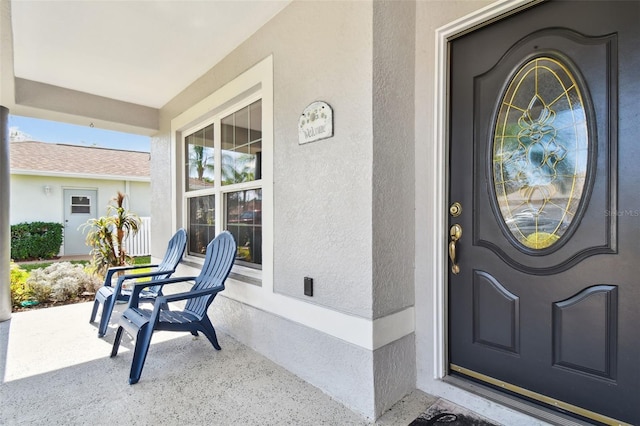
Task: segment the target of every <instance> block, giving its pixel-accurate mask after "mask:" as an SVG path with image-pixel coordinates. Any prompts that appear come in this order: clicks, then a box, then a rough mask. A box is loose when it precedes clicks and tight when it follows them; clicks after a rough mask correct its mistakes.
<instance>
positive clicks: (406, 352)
mask: <svg viewBox="0 0 640 426" xmlns="http://www.w3.org/2000/svg"><path fill="white" fill-rule="evenodd" d="M373 371H374V389H375V401H376V403H375V413H376V417H378V416H381V415H382V414H384V412H385V411H386V410H388V409H389V408H390V407H391V406H392V405H393V404H394V403H396V402H397V401H398V400H400V399H401V398H402V397H403V396H405V395H406V394H408V393H410V392H411V391H413V390H414V389H415V387H416V345H415V336H414V335H413V334H411V335H408V336H404V337H403V338H402V339H399V340H396V341H395V342H392V343H389V344H388V345H385V346H383V347H381V348H379V349H377V350H376V351H375V352H374V354H373Z"/></svg>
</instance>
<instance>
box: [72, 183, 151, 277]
mask: <svg viewBox="0 0 640 426" xmlns="http://www.w3.org/2000/svg"><path fill="white" fill-rule="evenodd" d="M124 199H125V195H124V194H123V193H121V192H119V191H118V195H117V196H116V197H115V198H113V199H112V200H111V202H110V203H109V205H108V206H107V215H106V216H102V217H99V218H94V219H89V220H88V221H87V223H85V224H84V229H87V228H89V232H88V233H87V239H86V243H87V245H88V246H90V247H91V256H92V259H91V266H92V268H93V270H94V272H96V273H98V274H100V275H104V274H105V273H106V271H107V269H109V268H110V267H112V266H124V265H127V264H130V263H131V262H132V261H133V259H132V258H131V256H128V255H127V252H126V250H125V246H124V242H125V240H126V239H127V237H128V236H129V235H135V234H136V233H137V232H138V229H139V228H140V218H139V217H138V215H136V214H134V213H131V212H130V211H128V210H127V209H125V208H124V207H123V203H124ZM113 202H115V204H114V203H113Z"/></svg>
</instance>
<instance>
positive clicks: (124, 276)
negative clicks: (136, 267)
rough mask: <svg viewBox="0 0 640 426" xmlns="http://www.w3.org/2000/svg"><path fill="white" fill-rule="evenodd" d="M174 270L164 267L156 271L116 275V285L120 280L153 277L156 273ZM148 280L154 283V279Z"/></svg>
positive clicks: (169, 272) (163, 273)
mask: <svg viewBox="0 0 640 426" xmlns="http://www.w3.org/2000/svg"><path fill="white" fill-rule="evenodd" d="M175 271H176V270H175V269H164V270H157V271H148V272H142V273H140V274H131V275H123V276H121V277H118V285H120V284H121V282H123V281H125V280H135V279H138V278H147V277H155V276H158V275H166V274H173V273H174V272H175ZM158 281H160V280H158ZM150 282H152V283H153V284H152V285H156V281H150ZM150 285H151V284H150Z"/></svg>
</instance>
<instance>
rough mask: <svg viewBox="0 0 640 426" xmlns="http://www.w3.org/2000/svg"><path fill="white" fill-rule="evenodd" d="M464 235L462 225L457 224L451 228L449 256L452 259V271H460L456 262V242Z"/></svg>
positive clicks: (455, 272)
mask: <svg viewBox="0 0 640 426" xmlns="http://www.w3.org/2000/svg"><path fill="white" fill-rule="evenodd" d="M460 237H462V226H460V225H458V224H457V223H456V224H455V225H452V226H451V229H449V258H450V259H451V272H453V273H454V274H457V273H459V272H460V267H459V266H458V264H457V263H456V243H457V242H458V240H459V239H460Z"/></svg>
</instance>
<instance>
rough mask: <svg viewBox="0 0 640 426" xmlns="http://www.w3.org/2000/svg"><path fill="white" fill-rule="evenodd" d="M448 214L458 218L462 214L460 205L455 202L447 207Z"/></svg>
mask: <svg viewBox="0 0 640 426" xmlns="http://www.w3.org/2000/svg"><path fill="white" fill-rule="evenodd" d="M449 214H450V215H451V216H453V217H458V216H460V214H462V204H460V203H459V202H457V201H456V202H455V203H453V204H451V207H449Z"/></svg>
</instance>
